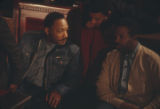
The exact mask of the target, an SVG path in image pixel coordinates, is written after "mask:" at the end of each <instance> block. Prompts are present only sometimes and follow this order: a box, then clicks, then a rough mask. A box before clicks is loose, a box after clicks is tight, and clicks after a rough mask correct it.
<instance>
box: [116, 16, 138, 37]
mask: <svg viewBox="0 0 160 109" xmlns="http://www.w3.org/2000/svg"><path fill="white" fill-rule="evenodd" d="M114 26H115V27H119V26H125V27H127V28H128V30H129V34H130V36H134V35H135V34H137V33H138V27H139V26H138V22H137V20H136V19H133V18H131V17H123V18H119V19H116V20H114Z"/></svg>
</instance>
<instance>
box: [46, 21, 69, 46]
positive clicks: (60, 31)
mask: <svg viewBox="0 0 160 109" xmlns="http://www.w3.org/2000/svg"><path fill="white" fill-rule="evenodd" d="M47 35H48V36H49V39H50V40H51V41H52V42H53V43H55V44H58V45H65V43H66V42H67V39H68V23H67V21H66V19H57V20H56V21H55V22H54V24H53V25H52V26H51V27H50V28H48V34H47Z"/></svg>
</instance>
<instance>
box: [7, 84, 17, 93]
mask: <svg viewBox="0 0 160 109" xmlns="http://www.w3.org/2000/svg"><path fill="white" fill-rule="evenodd" d="M17 87H18V86H17V85H16V84H10V86H9V90H10V91H11V92H13V93H14V92H16V89H17Z"/></svg>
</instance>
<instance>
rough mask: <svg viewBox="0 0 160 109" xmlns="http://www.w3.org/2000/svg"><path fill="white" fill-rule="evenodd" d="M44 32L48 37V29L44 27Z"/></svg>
mask: <svg viewBox="0 0 160 109" xmlns="http://www.w3.org/2000/svg"><path fill="white" fill-rule="evenodd" d="M44 32H45V33H46V35H47V36H48V35H49V28H47V27H45V28H44Z"/></svg>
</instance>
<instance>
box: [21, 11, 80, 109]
mask: <svg viewBox="0 0 160 109" xmlns="http://www.w3.org/2000/svg"><path fill="white" fill-rule="evenodd" d="M67 32H68V23H67V21H66V19H65V17H64V15H62V14H60V13H57V12H52V13H49V14H48V15H47V16H46V18H45V19H44V32H34V33H33V32H31V33H30V32H29V33H26V34H24V36H23V37H22V40H21V47H22V52H23V55H24V58H25V62H24V64H25V66H26V67H25V71H26V72H25V75H24V83H23V84H22V86H21V87H20V90H22V91H23V92H24V93H26V94H28V95H32V99H31V101H30V102H29V104H27V105H26V108H27V109H51V108H56V109H57V108H61V107H62V105H60V104H61V103H62V99H63V97H64V96H66V95H67V94H69V93H70V92H71V91H73V89H75V88H76V86H78V84H79V80H80V73H79V72H80V64H79V54H80V52H79V47H78V46H76V45H74V44H72V43H71V42H70V41H69V40H68V33H67ZM60 102H61V103H60ZM62 104H63V103H62Z"/></svg>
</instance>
